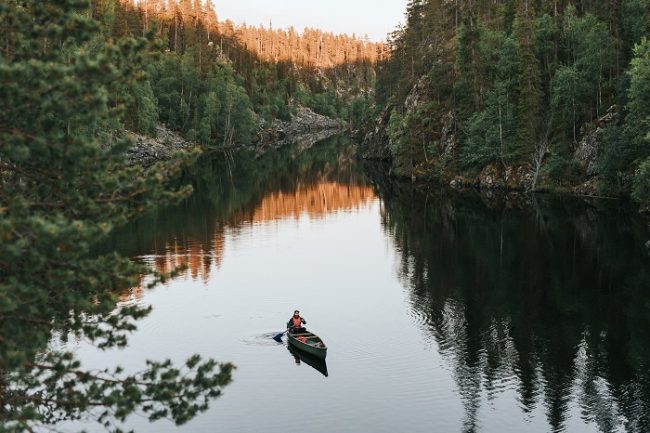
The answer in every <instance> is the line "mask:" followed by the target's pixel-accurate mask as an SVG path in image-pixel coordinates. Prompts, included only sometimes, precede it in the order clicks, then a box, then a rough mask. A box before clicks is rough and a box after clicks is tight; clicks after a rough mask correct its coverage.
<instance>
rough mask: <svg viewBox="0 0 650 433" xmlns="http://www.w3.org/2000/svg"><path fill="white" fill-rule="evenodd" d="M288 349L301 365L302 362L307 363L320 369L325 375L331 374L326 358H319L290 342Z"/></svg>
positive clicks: (297, 363)
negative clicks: (328, 370)
mask: <svg viewBox="0 0 650 433" xmlns="http://www.w3.org/2000/svg"><path fill="white" fill-rule="evenodd" d="M287 350H288V351H289V352H290V353H291V356H292V358H293V361H294V362H295V363H296V365H298V366H299V365H301V364H302V363H305V364H307V365H309V366H311V367H313V368H314V370H316V371H319V372H320V373H321V374H322V375H323V376H325V377H328V376H329V374H328V372H327V363H326V362H325V360H324V359H320V358H317V357H315V356H313V355H310V354H308V353H305V352H303V351H301V350H298V349H296V348H295V347H293V346H291V345H290V344H287Z"/></svg>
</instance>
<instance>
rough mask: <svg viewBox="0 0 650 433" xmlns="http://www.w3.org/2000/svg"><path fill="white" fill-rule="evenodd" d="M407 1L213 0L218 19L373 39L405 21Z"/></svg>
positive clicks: (381, 39) (383, 35)
mask: <svg viewBox="0 0 650 433" xmlns="http://www.w3.org/2000/svg"><path fill="white" fill-rule="evenodd" d="M406 2H407V0H212V3H213V4H214V7H215V9H216V11H217V15H218V16H219V20H225V19H231V20H232V21H234V22H235V23H238V24H241V23H243V22H246V24H249V25H260V24H263V25H264V26H266V27H268V26H269V22H270V23H272V25H273V27H274V28H286V27H289V26H293V27H294V28H295V29H296V30H300V31H302V29H303V28H305V27H315V28H319V29H321V30H324V31H330V32H333V33H347V34H349V35H351V34H352V33H355V34H356V35H357V36H360V37H363V36H364V35H365V34H367V35H368V37H370V39H371V40H374V41H383V40H385V39H386V35H387V34H388V33H390V32H391V31H393V30H394V29H395V27H396V26H397V25H398V24H399V23H400V22H403V18H404V11H405V9H406Z"/></svg>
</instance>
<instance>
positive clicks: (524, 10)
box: [372, 0, 650, 201]
mask: <svg viewBox="0 0 650 433" xmlns="http://www.w3.org/2000/svg"><path fill="white" fill-rule="evenodd" d="M649 32H650V2H648V1H647V0H612V1H599V2H594V1H574V0H552V1H551V0H536V1H533V0H499V1H482V0H462V1H456V2H447V1H442V0H411V1H410V2H409V3H408V9H407V12H406V23H405V25H404V26H403V27H400V28H398V29H397V30H396V31H395V32H394V33H393V34H392V35H391V40H390V52H391V55H390V56H389V57H387V58H386V59H383V61H382V62H381V63H380V65H379V67H378V78H377V86H376V93H377V94H376V97H377V101H378V104H379V106H380V107H382V108H384V111H383V112H382V115H381V118H380V119H379V121H378V122H379V125H378V128H377V129H378V130H383V131H385V132H386V136H385V140H386V141H387V142H389V149H390V155H391V156H392V158H393V161H394V169H395V171H396V172H398V173H401V174H402V175H406V176H416V177H435V178H439V179H442V180H444V181H446V182H447V183H449V182H454V183H458V184H469V185H478V184H481V185H482V186H496V187H502V188H516V189H527V190H545V189H552V190H570V191H574V192H583V193H589V194H607V195H621V194H623V195H629V194H632V195H633V196H634V197H635V198H637V199H638V200H645V201H647V200H648V199H649V198H650V159H648V157H650V143H649V140H650V40H649V39H648V36H649V35H650V33H649ZM372 138H373V139H377V136H376V135H372Z"/></svg>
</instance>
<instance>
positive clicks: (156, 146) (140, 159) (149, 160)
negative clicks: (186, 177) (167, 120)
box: [126, 125, 195, 168]
mask: <svg viewBox="0 0 650 433" xmlns="http://www.w3.org/2000/svg"><path fill="white" fill-rule="evenodd" d="M126 134H127V136H128V137H129V138H130V139H131V141H132V142H133V144H132V146H131V148H130V149H129V150H127V152H126V157H127V160H128V161H129V163H130V164H133V165H136V164H139V165H141V166H142V167H144V168H149V167H151V166H152V165H154V164H155V163H157V162H159V161H166V160H169V159H171V157H172V156H173V155H174V154H175V153H177V152H180V151H187V150H190V149H191V148H192V147H194V146H195V144H194V143H191V142H189V141H187V140H185V139H184V138H183V137H181V136H180V135H179V134H177V133H176V132H174V131H171V130H169V129H167V128H166V127H165V126H163V125H158V126H157V127H156V136H155V137H149V136H146V135H141V134H136V133H133V132H126Z"/></svg>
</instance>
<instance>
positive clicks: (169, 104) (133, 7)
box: [92, 0, 385, 146]
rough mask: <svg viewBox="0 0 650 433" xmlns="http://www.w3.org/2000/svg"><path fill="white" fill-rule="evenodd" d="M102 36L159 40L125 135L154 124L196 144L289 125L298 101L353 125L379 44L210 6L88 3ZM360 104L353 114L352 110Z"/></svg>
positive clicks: (147, 0)
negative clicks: (233, 18)
mask: <svg viewBox="0 0 650 433" xmlns="http://www.w3.org/2000/svg"><path fill="white" fill-rule="evenodd" d="M92 14H93V17H94V18H95V19H97V20H98V21H100V22H101V23H102V30H103V34H104V38H105V39H106V40H107V41H108V40H119V39H120V38H124V37H133V36H135V37H148V38H149V39H151V40H153V41H155V42H156V43H157V49H156V50H154V51H155V52H156V55H155V56H154V55H152V56H151V59H150V60H149V61H147V62H146V67H145V71H146V75H145V76H144V77H143V79H142V80H140V81H139V82H138V83H135V84H134V88H133V95H134V96H135V103H134V104H133V106H132V107H131V109H130V110H129V113H128V115H127V116H126V117H125V120H126V126H127V127H128V128H129V129H132V130H135V131H138V132H142V133H153V131H154V127H155V124H156V123H157V122H162V123H165V124H166V125H167V126H169V127H170V128H172V129H175V130H178V131H181V132H183V133H184V134H185V135H186V136H187V137H188V138H190V139H193V140H196V141H198V142H200V143H201V144H204V145H210V146H216V145H223V144H231V143H244V142H247V141H249V140H250V139H251V136H252V134H253V132H254V130H255V127H256V126H257V125H258V124H259V123H260V122H262V123H263V122H268V121H271V120H272V119H275V118H278V119H283V120H287V119H289V117H290V115H291V113H292V111H293V109H294V107H295V105H296V104H302V105H305V106H308V107H310V108H312V109H314V110H315V111H316V112H319V113H320V114H324V115H328V116H332V117H341V118H344V119H348V120H350V121H351V122H353V123H354V122H358V121H359V119H358V118H360V116H361V115H360V114H356V115H355V114H354V113H352V112H351V111H350V110H349V109H348V107H349V106H350V104H353V105H354V106H355V107H357V108H356V112H363V111H364V110H365V107H367V106H368V105H369V104H370V96H369V94H370V93H371V90H372V88H373V86H374V78H375V77H374V65H375V61H376V59H378V58H381V56H382V55H384V53H383V52H384V50H385V48H384V46H383V45H382V44H376V43H370V42H368V41H367V40H361V39H358V38H356V37H348V36H345V35H340V36H337V35H333V34H330V33H324V32H321V31H320V30H313V29H306V30H305V31H304V33H302V34H298V33H296V32H295V31H293V30H292V29H289V30H272V29H264V28H256V27H247V26H245V25H242V26H239V27H238V26H235V25H234V24H233V23H232V22H230V21H225V22H221V21H219V20H218V18H217V13H216V12H215V10H214V9H213V7H212V4H211V2H209V1H208V2H204V1H198V0H194V1H184V0H181V1H156V0H144V1H139V2H134V1H131V0H93V1H92ZM359 107H361V108H359Z"/></svg>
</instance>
